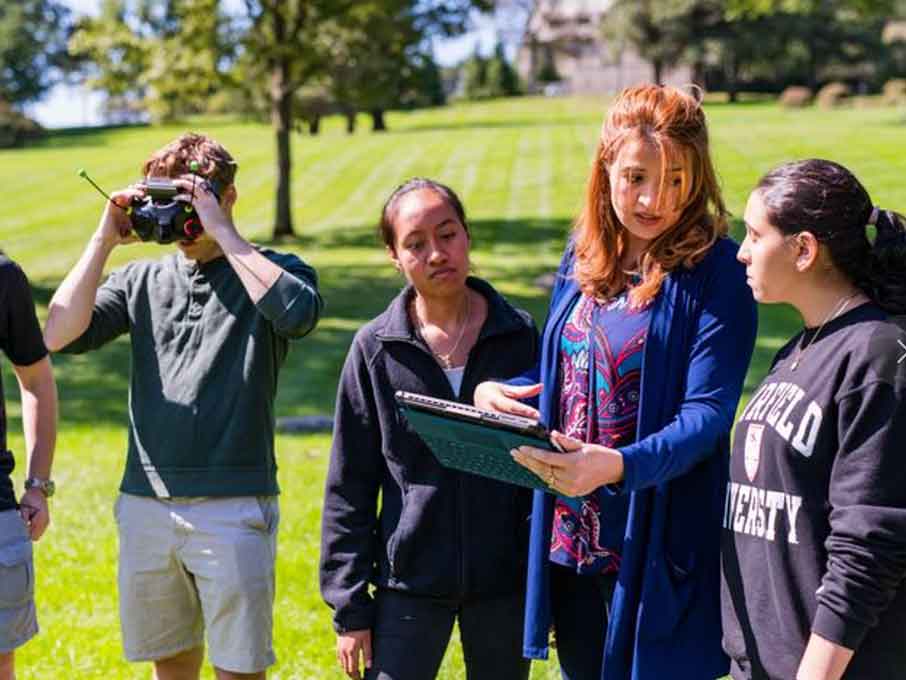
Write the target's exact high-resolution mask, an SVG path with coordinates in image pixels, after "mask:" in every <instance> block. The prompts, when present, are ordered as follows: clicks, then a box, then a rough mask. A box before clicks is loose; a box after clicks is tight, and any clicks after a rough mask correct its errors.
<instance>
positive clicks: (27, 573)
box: [0, 510, 38, 654]
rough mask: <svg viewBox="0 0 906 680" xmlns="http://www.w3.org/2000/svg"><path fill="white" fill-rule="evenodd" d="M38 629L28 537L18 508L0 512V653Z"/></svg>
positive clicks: (18, 645)
mask: <svg viewBox="0 0 906 680" xmlns="http://www.w3.org/2000/svg"><path fill="white" fill-rule="evenodd" d="M37 632H38V620H37V618H36V617H35V567H34V563H33V562H32V552H31V539H30V538H29V536H28V531H27V530H26V529H25V523H24V522H23V521H22V517H21V516H20V515H19V511H18V510H4V511H3V512H0V654H5V653H7V652H11V651H13V650H14V649H16V647H20V646H22V645H24V644H25V643H26V642H28V641H29V640H31V639H32V638H33V637H34V636H35V635H36V634H37Z"/></svg>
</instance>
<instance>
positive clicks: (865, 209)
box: [722, 160, 906, 680]
mask: <svg viewBox="0 0 906 680" xmlns="http://www.w3.org/2000/svg"><path fill="white" fill-rule="evenodd" d="M745 221H746V238H745V241H743V244H742V247H741V248H740V250H739V259H740V260H741V261H742V262H743V263H744V264H745V265H746V273H747V275H748V281H749V285H750V286H751V288H752V291H753V293H754V294H755V299H756V300H758V301H759V302H765V303H777V302H785V303H787V304H790V305H792V306H793V307H794V308H795V309H796V311H798V312H799V313H800V314H801V315H802V320H803V322H804V326H805V327H804V328H803V330H802V331H801V332H799V333H797V334H796V335H795V336H794V337H793V338H792V339H791V340H790V341H789V342H788V343H787V344H786V345H785V346H784V347H783V348H781V350H780V351H779V352H778V353H777V356H776V357H775V358H774V363H773V365H772V367H771V370H770V373H768V375H767V377H766V378H765V379H764V381H763V382H762V383H761V385H760V386H759V388H758V389H757V390H756V392H755V394H754V395H753V397H752V399H751V401H750V402H749V403H748V405H747V406H746V409H745V410H744V411H743V413H742V415H741V416H740V418H739V421H738V423H737V425H736V431H735V434H734V443H733V456H732V458H731V464H730V470H731V479H730V483H729V485H728V487H727V497H726V505H725V514H724V532H723V551H722V552H723V571H724V587H723V592H722V600H723V614H724V637H725V641H724V646H725V648H726V651H727V653H728V654H729V655H730V657H731V660H732V667H731V672H732V675H733V677H734V678H736V679H743V678H746V679H748V678H753V679H756V680H768V679H771V680H781V679H782V680H791V679H792V678H797V679H799V680H838V679H839V678H848V679H851V680H856V679H858V680H874V679H876V678H901V677H903V676H904V674H906V586H904V582H906V464H904V462H906V461H904V451H906V449H904V441H906V333H904V332H903V330H902V329H900V328H899V327H897V326H896V325H894V324H893V323H891V322H889V321H888V320H887V315H888V313H893V314H903V313H904V312H906V228H904V220H903V218H902V217H900V216H899V215H896V214H895V213H891V212H888V211H886V210H880V209H878V208H877V207H874V206H873V205H872V201H871V198H870V197H869V195H868V192H867V191H866V190H865V188H864V187H863V186H862V185H861V184H860V183H859V181H858V180H857V179H856V178H855V177H854V176H853V174H852V173H851V172H849V171H848V170H847V169H846V168H844V167H842V166H840V165H838V164H837V163H833V162H831V161H825V160H806V161H799V162H795V163H787V164H785V165H782V166H780V167H778V168H776V169H775V170H772V171H771V172H769V173H768V174H767V175H765V176H764V178H762V180H761V181H760V182H759V183H758V186H757V187H756V189H755V191H754V192H752V195H751V196H750V197H749V202H748V205H747V206H746V212H745Z"/></svg>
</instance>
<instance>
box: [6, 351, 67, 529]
mask: <svg viewBox="0 0 906 680" xmlns="http://www.w3.org/2000/svg"><path fill="white" fill-rule="evenodd" d="M13 371H14V372H15V374H16V379H17V380H18V381H19V391H20V393H21V395H22V429H23V434H24V437H25V449H26V451H27V452H28V477H36V478H38V479H42V480H46V479H50V469H51V466H52V464H53V452H54V446H55V445H56V440H57V385H56V382H55V381H54V377H53V370H52V368H51V365H50V358H49V357H46V356H45V357H44V358H43V359H41V360H40V361H37V362H35V363H34V364H32V365H30V366H16V365H15V364H14V365H13ZM21 505H22V506H23V509H22V515H23V519H24V520H25V521H26V523H27V524H28V529H29V533H30V534H31V538H32V540H33V541H37V540H38V539H39V538H41V535H42V534H43V533H44V530H45V529H47V525H48V524H49V523H50V514H49V512H48V508H47V499H46V498H45V497H44V493H43V492H42V491H41V490H40V489H29V490H28V491H26V492H25V494H24V495H23V496H22V502H21Z"/></svg>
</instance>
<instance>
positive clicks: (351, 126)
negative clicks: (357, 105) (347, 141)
mask: <svg viewBox="0 0 906 680" xmlns="http://www.w3.org/2000/svg"><path fill="white" fill-rule="evenodd" d="M343 115H344V116H346V134H347V135H351V134H354V133H355V111H346V112H344V114H343Z"/></svg>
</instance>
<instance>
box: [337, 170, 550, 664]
mask: <svg viewBox="0 0 906 680" xmlns="http://www.w3.org/2000/svg"><path fill="white" fill-rule="evenodd" d="M380 233H381V237H382V239H383V241H384V244H385V245H386V248H387V252H388V254H389V255H390V258H391V260H392V261H393V263H394V265H395V266H396V268H397V269H398V270H399V271H400V272H401V273H402V274H404V275H405V277H406V279H407V282H408V285H407V286H406V287H405V288H404V289H403V291H402V292H401V293H400V294H399V295H398V296H397V297H396V298H395V299H394V300H393V301H392V302H391V303H390V305H389V306H388V307H387V309H386V310H385V311H384V312H383V313H381V315H380V316H378V317H377V318H376V319H374V320H372V321H370V322H369V323H368V324H366V325H365V326H364V327H363V328H362V329H361V330H359V332H358V333H357V334H356V336H355V339H354V340H353V343H352V347H351V348H350V350H349V354H348V356H347V357H346V364H345V365H344V366H343V373H342V376H341V377H340V385H339V392H338V394H337V406H336V413H335V416H334V438H333V447H332V450H331V456H330V468H329V470H328V474H327V487H326V490H325V494H324V512H323V519H322V521H323V525H322V534H321V592H322V594H323V596H324V600H325V601H326V602H327V604H328V605H330V607H331V608H333V609H334V612H335V613H334V628H335V629H336V631H337V658H338V660H339V662H340V665H341V666H342V668H343V669H344V671H345V672H346V673H347V674H348V675H349V676H350V677H352V678H358V677H360V667H361V665H362V663H363V662H364V666H365V667H366V669H367V670H366V672H365V677H366V678H374V679H375V680H429V679H430V678H433V677H434V676H435V674H436V673H437V670H438V667H439V666H440V663H441V660H442V659H443V656H444V651H445V650H446V647H447V642H448V641H449V639H450V633H451V632H452V630H453V623H454V621H457V620H458V623H459V631H460V638H461V640H462V646H463V656H464V658H465V664H466V669H467V672H468V677H469V678H470V679H472V680H525V679H526V678H528V672H529V662H528V661H525V660H524V659H523V658H522V654H521V645H520V642H521V636H520V633H521V627H522V610H523V584H524V582H525V577H524V574H525V553H526V542H527V540H526V539H527V529H528V527H527V518H528V514H529V507H530V502H531V500H530V498H531V497H530V495H529V493H528V490H525V489H519V488H517V487H514V486H510V485H508V484H503V483H501V482H497V481H494V480H490V479H485V478H482V477H477V476H474V475H470V474H466V473H463V472H458V471H455V470H451V469H447V468H444V467H442V466H441V465H440V463H438V461H437V459H436V458H435V457H434V456H433V455H432V453H431V451H430V450H429V449H428V448H427V446H426V445H425V444H424V443H423V442H422V440H421V439H420V438H419V437H418V435H417V434H416V433H415V432H414V431H413V430H412V429H411V428H409V427H408V426H407V424H406V423H405V422H403V421H402V420H401V418H400V415H399V411H398V409H397V406H396V403H395V401H394V394H395V392H396V391H397V390H405V391H408V392H416V393H420V394H430V395H433V396H435V397H440V398H442V399H450V400H458V401H464V402H468V401H469V399H468V397H469V396H470V395H471V394H472V392H473V390H474V389H475V386H476V385H477V384H478V383H479V382H481V381H483V380H487V379H488V378H490V377H492V376H493V377H497V378H509V377H512V376H515V375H519V374H521V373H523V372H524V371H526V370H528V369H529V368H530V367H531V366H532V365H533V364H534V363H535V362H536V361H537V353H538V332H537V329H536V328H535V324H534V322H533V321H532V318H531V316H529V315H528V314H527V313H526V312H523V311H521V310H517V309H515V308H513V307H512V306H510V305H509V303H507V302H506V300H504V299H503V297H502V296H501V295H499V294H498V293H497V292H496V291H495V290H494V289H493V288H492V287H491V286H490V285H489V284H488V283H486V282H484V281H482V280H481V279H478V278H476V277H472V276H469V245H470V236H469V230H468V227H467V224H466V218H465V213H464V210H463V207H462V204H461V203H460V201H459V198H457V196H456V194H455V193H453V191H451V190H450V189H449V188H448V187H446V186H444V185H442V184H439V183H437V182H432V181H430V180H424V179H415V180H410V181H409V182H407V183H406V184H404V185H402V186H401V187H399V188H398V189H397V190H396V191H395V192H394V193H393V195H391V197H390V198H389V199H388V201H387V203H386V204H385V205H384V209H383V212H382V214H381V222H380ZM379 498H380V503H379V502H378V499H379Z"/></svg>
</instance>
